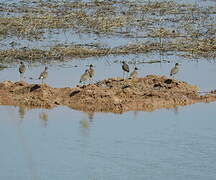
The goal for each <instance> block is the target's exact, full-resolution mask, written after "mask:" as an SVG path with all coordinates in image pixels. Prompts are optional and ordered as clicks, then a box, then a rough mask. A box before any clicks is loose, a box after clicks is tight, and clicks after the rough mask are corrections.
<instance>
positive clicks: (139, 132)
mask: <svg viewBox="0 0 216 180" xmlns="http://www.w3.org/2000/svg"><path fill="white" fill-rule="evenodd" d="M24 111H25V113H23V112H24ZM0 112H1V116H2V117H3V118H1V120H0V142H1V148H0V159H1V161H0V167H1V168H0V178H1V179H7V180H15V179H16V180H23V179H37V180H39V179H41V180H42V179H43V180H49V179H52V180H53V179H83V180H86V179H92V180H94V179H106V180H109V179H110V180H115V179H116V180H117V179H118V180H119V179H124V180H125V179H128V180H130V179H140V180H141V179H161V180H163V179H164V180H168V179H170V180H171V179H176V180H178V179H179V180H181V179H200V180H203V179H208V180H211V179H212V180H213V179H215V176H216V163H215V162H216V152H215V148H216V142H215V136H216V121H215V118H214V116H215V103H211V104H196V105H192V106H187V107H180V108H178V109H175V110H166V109H163V110H158V111H155V112H153V113H152V112H128V113H125V114H122V115H118V114H111V113H108V114H104V113H95V114H86V113H82V112H77V111H74V110H71V109H68V108H66V107H58V108H55V109H52V110H43V109H34V110H23V109H19V108H16V107H2V106H1V107H0Z"/></svg>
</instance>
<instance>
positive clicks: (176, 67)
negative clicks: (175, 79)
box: [170, 63, 179, 76]
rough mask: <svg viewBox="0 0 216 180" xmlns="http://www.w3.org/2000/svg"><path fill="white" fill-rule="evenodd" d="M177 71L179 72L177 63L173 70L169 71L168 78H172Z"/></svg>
mask: <svg viewBox="0 0 216 180" xmlns="http://www.w3.org/2000/svg"><path fill="white" fill-rule="evenodd" d="M178 71H179V63H176V64H175V67H173V68H172V69H171V71H170V76H173V75H175V74H177V73H178Z"/></svg>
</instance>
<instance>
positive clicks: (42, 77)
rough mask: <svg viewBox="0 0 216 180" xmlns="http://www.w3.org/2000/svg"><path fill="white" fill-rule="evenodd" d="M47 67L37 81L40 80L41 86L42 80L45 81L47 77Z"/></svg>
mask: <svg viewBox="0 0 216 180" xmlns="http://www.w3.org/2000/svg"><path fill="white" fill-rule="evenodd" d="M47 70H48V67H45V69H44V71H43V72H42V73H41V74H40V76H39V78H38V79H41V80H42V84H43V80H44V79H46V78H47V77H48V72H47Z"/></svg>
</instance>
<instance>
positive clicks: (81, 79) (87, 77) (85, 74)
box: [79, 69, 91, 83]
mask: <svg viewBox="0 0 216 180" xmlns="http://www.w3.org/2000/svg"><path fill="white" fill-rule="evenodd" d="M90 78H91V77H90V74H89V69H86V70H85V73H84V74H82V76H81V77H80V81H79V82H80V83H83V82H85V81H88V80H89V79H90Z"/></svg>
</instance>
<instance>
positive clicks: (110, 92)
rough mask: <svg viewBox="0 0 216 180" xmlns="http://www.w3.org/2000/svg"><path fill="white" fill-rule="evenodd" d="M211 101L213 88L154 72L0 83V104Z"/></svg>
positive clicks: (131, 106)
mask: <svg viewBox="0 0 216 180" xmlns="http://www.w3.org/2000/svg"><path fill="white" fill-rule="evenodd" d="M212 101H216V91H212V92H211V93H208V94H205V95H199V92H198V88H197V87H196V86H192V85H189V84H187V83H185V82H181V81H178V80H175V79H169V78H167V77H165V76H155V75H148V76H146V77H143V78H137V79H126V80H123V79H122V78H110V79H107V80H103V81H100V82H98V83H95V84H90V85H83V86H77V87H75V88H69V87H66V88H52V87H50V86H48V85H46V84H44V85H39V84H28V83H26V82H23V81H20V82H15V83H13V82H11V81H4V82H2V83H0V104H1V105H15V106H21V105H22V106H23V105H25V106H28V107H42V108H53V107H55V106H58V105H64V106H68V107H71V108H73V109H77V110H81V111H88V112H114V113H123V112H126V111H135V110H136V111H137V110H140V111H153V110H155V109H159V108H174V107H176V106H185V105H189V104H193V103H198V102H212Z"/></svg>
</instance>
